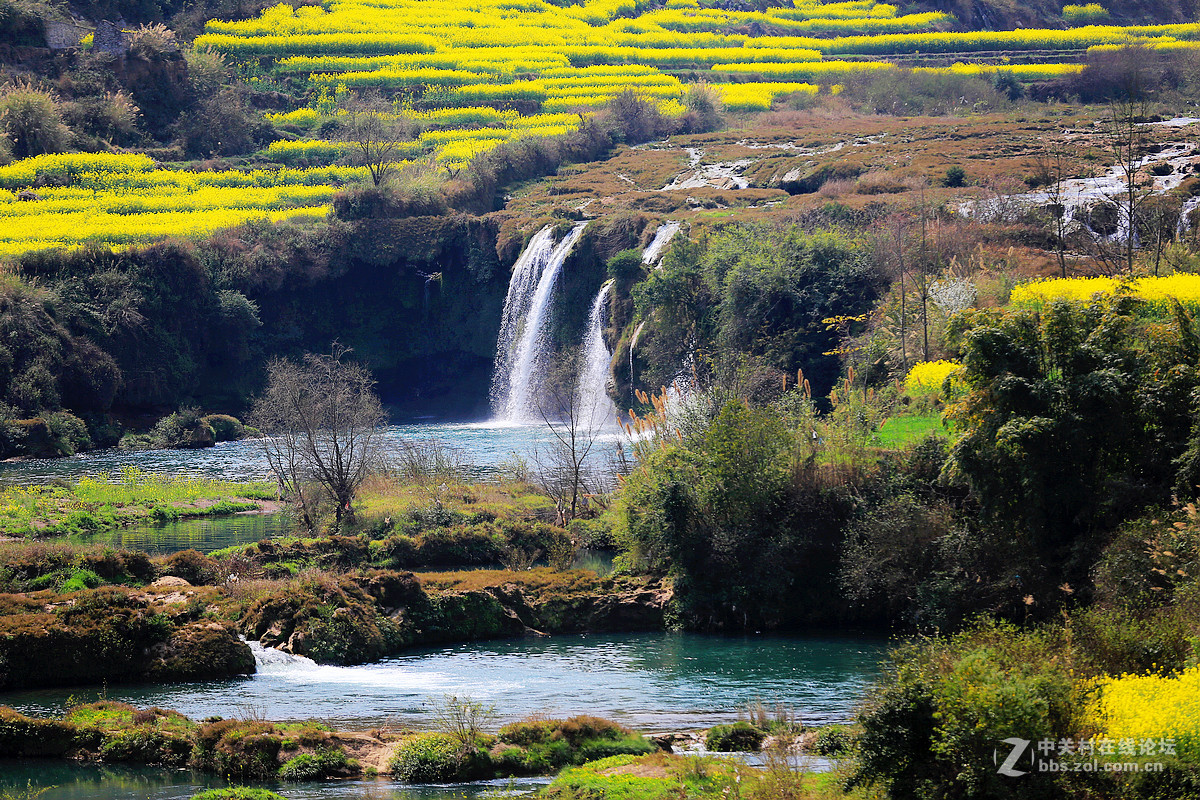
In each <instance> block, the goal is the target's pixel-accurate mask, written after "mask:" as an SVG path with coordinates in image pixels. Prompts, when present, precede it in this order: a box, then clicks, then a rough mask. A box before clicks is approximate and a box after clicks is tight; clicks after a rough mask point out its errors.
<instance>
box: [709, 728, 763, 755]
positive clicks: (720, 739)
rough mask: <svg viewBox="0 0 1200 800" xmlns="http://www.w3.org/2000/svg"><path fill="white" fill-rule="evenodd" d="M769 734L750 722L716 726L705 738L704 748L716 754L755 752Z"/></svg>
mask: <svg viewBox="0 0 1200 800" xmlns="http://www.w3.org/2000/svg"><path fill="white" fill-rule="evenodd" d="M765 738H767V734H766V733H764V732H763V731H761V730H759V729H758V728H756V727H754V726H753V725H751V724H750V723H748V722H734V723H733V724H731V725H714V726H713V727H711V728H709V729H708V733H707V734H706V736H705V737H704V746H705V747H706V748H708V749H709V750H711V751H713V752H714V753H744V752H755V751H757V750H758V749H759V748H760V747H762V743H763V739H765Z"/></svg>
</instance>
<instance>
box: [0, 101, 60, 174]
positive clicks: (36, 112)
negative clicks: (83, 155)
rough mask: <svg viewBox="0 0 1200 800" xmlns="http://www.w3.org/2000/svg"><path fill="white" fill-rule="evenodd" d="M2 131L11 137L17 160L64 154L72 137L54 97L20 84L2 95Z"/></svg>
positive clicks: (0, 117)
mask: <svg viewBox="0 0 1200 800" xmlns="http://www.w3.org/2000/svg"><path fill="white" fill-rule="evenodd" d="M0 128H2V129H3V130H4V132H5V133H7V134H8V137H9V139H10V140H11V142H12V154H13V155H14V156H15V157H17V158H29V157H31V156H40V155H42V154H43V153H61V152H62V151H64V150H66V149H67V144H68V141H69V137H70V134H71V132H70V130H69V129H68V128H67V126H66V125H65V124H63V120H62V113H61V112H60V111H59V108H58V103H57V101H56V100H55V98H54V96H53V95H51V94H49V93H48V92H43V91H41V90H39V89H35V88H33V87H32V86H28V85H21V84H18V85H16V86H14V87H11V88H9V89H8V90H7V91H5V92H4V93H3V94H0Z"/></svg>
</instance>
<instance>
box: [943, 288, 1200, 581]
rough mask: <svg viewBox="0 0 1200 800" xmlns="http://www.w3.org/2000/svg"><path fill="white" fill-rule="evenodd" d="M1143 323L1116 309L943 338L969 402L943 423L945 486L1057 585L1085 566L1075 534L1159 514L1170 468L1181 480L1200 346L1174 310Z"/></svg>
mask: <svg viewBox="0 0 1200 800" xmlns="http://www.w3.org/2000/svg"><path fill="white" fill-rule="evenodd" d="M1146 310H1147V309H1145V308H1144V307H1142V306H1141V305H1140V304H1139V303H1138V302H1137V301H1135V300H1133V299H1132V298H1128V297H1117V298H1115V299H1113V300H1110V301H1104V302H1096V303H1092V304H1090V305H1080V304H1071V303H1065V302H1058V303H1054V304H1052V305H1051V306H1050V307H1049V308H1048V309H1046V310H1045V311H1044V312H1042V313H1035V312H1032V311H1020V312H1009V313H1003V314H992V313H986V312H977V313H975V314H969V315H960V317H958V318H956V320H955V321H954V322H953V325H952V328H953V330H952V336H953V337H961V340H962V342H963V362H964V365H965V367H966V370H965V376H964V379H965V381H966V384H967V386H968V387H969V392H968V394H967V395H966V397H965V398H964V399H963V401H962V402H961V403H960V404H959V405H957V406H956V407H954V408H953V409H952V410H951V416H952V418H953V419H954V420H955V421H957V422H958V423H959V424H960V425H962V426H963V431H964V432H963V436H962V437H961V438H960V439H959V440H958V442H957V443H956V444H955V446H954V448H953V450H952V451H951V454H950V459H949V463H948V465H947V469H948V473H949V474H950V475H951V476H952V477H956V478H958V479H960V480H963V481H965V483H966V484H967V485H968V486H969V487H970V488H971V490H972V492H973V494H974V495H975V496H976V498H977V499H978V500H979V502H980V504H981V506H982V508H983V510H984V512H985V514H986V515H987V516H988V517H989V518H990V519H992V520H996V521H1002V522H1006V523H1015V524H1016V532H1017V534H1018V535H1019V536H1021V537H1024V538H1025V541H1026V542H1027V543H1028V544H1029V545H1030V546H1031V547H1032V550H1033V552H1032V553H1031V555H1034V556H1036V560H1040V561H1041V562H1042V563H1043V564H1065V565H1066V567H1065V570H1066V573H1067V577H1070V573H1071V572H1072V571H1073V570H1074V571H1075V572H1077V573H1082V571H1083V570H1084V568H1085V567H1086V565H1087V564H1089V563H1090V555H1091V553H1090V550H1091V549H1093V548H1094V547H1095V545H1096V544H1097V542H1095V541H1094V539H1092V538H1089V537H1088V536H1087V534H1090V533H1093V532H1095V531H1097V530H1099V529H1102V528H1106V527H1109V526H1111V525H1112V524H1114V523H1116V522H1119V521H1120V520H1122V519H1125V518H1128V517H1129V516H1130V515H1131V514H1132V513H1133V512H1134V511H1136V510H1137V509H1138V508H1140V507H1141V506H1142V505H1144V504H1147V503H1154V502H1165V501H1166V500H1167V499H1168V498H1169V493H1170V490H1171V487H1172V484H1173V482H1174V481H1175V480H1176V474H1175V469H1176V466H1180V467H1181V470H1180V475H1183V474H1185V473H1186V471H1187V465H1188V462H1187V459H1186V457H1185V458H1181V456H1182V455H1184V449H1185V448H1186V447H1187V445H1188V437H1189V426H1190V424H1191V422H1190V419H1191V414H1192V413H1193V408H1194V401H1193V400H1191V399H1190V398H1191V396H1192V395H1191V393H1192V392H1193V391H1194V390H1195V387H1196V386H1197V385H1200V379H1198V369H1197V365H1198V364H1200V343H1198V341H1197V337H1196V333H1195V330H1194V325H1193V323H1192V321H1191V319H1190V318H1189V317H1188V315H1187V314H1186V313H1185V312H1184V311H1183V309H1182V308H1181V307H1179V306H1176V307H1175V313H1174V315H1173V319H1172V318H1168V319H1167V320H1160V319H1152V320H1150V321H1147V320H1146V319H1144V318H1139V316H1138V313H1137V312H1143V313H1145V311H1146ZM1192 436H1193V440H1195V434H1192ZM1076 577H1081V575H1076ZM1051 579H1052V580H1057V579H1058V578H1055V577H1054V576H1051Z"/></svg>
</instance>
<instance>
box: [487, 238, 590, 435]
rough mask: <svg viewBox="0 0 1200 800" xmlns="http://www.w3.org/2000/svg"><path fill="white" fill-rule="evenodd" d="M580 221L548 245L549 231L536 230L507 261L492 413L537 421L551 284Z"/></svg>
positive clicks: (503, 417)
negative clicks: (509, 272) (508, 272)
mask: <svg viewBox="0 0 1200 800" xmlns="http://www.w3.org/2000/svg"><path fill="white" fill-rule="evenodd" d="M586 226H587V223H586V222H580V223H577V224H576V225H575V227H573V228H572V229H571V232H570V233H568V234H567V235H566V236H565V237H563V239H562V241H560V242H559V243H558V244H555V243H554V229H553V228H552V227H550V226H547V227H545V228H542V229H541V230H540V231H538V233H537V234H536V235H535V236H534V237H533V238H532V239H530V240H529V244H528V245H527V246H526V247H525V251H524V252H523V253H521V257H520V258H518V259H517V263H516V264H514V265H513V273H512V278H511V279H510V280H509V283H508V295H507V296H506V297H505V300H504V314H503V316H502V318H501V320H500V335H499V337H498V339H497V341H496V364H495V368H494V371H493V373H492V391H491V400H492V411H493V412H495V414H496V418H497V419H499V420H503V421H505V422H535V421H539V420H540V418H541V417H540V414H539V411H538V402H539V399H540V393H541V386H542V376H543V374H544V373H545V370H546V368H547V367H549V363H548V358H547V350H548V349H549V345H550V337H549V330H548V328H549V324H550V312H551V305H552V301H553V295H554V287H555V286H556V285H557V283H558V278H559V275H560V274H561V273H562V266H563V263H564V262H565V261H566V260H567V256H569V255H570V254H571V248H573V247H574V246H575V243H576V242H577V241H579V237H580V236H581V235H583V229H584V228H585V227H586Z"/></svg>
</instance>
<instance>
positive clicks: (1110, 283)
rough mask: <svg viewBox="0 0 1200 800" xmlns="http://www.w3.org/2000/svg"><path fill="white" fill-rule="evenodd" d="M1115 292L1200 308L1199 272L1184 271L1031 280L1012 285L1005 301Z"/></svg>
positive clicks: (1039, 303)
mask: <svg viewBox="0 0 1200 800" xmlns="http://www.w3.org/2000/svg"><path fill="white" fill-rule="evenodd" d="M1117 291H1127V292H1128V293H1129V294H1131V295H1133V296H1134V297H1138V298H1141V299H1142V300H1146V301H1147V302H1150V303H1153V304H1156V305H1157V304H1162V305H1166V304H1169V303H1171V302H1172V301H1174V300H1178V301H1179V302H1180V303H1183V304H1184V305H1187V306H1195V307H1200V275H1196V274H1192V273H1185V272H1180V273H1176V274H1174V275H1167V276H1165V277H1161V278H1136V279H1133V280H1129V281H1121V280H1119V279H1117V278H1108V277H1097V278H1053V279H1050V280H1044V281H1032V282H1030V283H1025V284H1022V285H1020V286H1017V287H1016V288H1014V289H1013V291H1012V294H1011V295H1010V298H1009V300H1010V302H1011V303H1012V304H1013V305H1015V306H1023V307H1026V308H1043V307H1045V306H1046V305H1047V304H1049V303H1052V302H1054V301H1056V300H1066V301H1070V302H1086V301H1089V300H1091V299H1092V298H1094V297H1096V296H1097V295H1111V294H1113V293H1115V292H1117Z"/></svg>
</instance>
